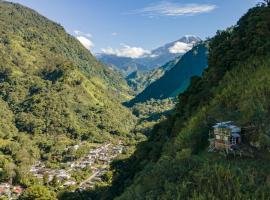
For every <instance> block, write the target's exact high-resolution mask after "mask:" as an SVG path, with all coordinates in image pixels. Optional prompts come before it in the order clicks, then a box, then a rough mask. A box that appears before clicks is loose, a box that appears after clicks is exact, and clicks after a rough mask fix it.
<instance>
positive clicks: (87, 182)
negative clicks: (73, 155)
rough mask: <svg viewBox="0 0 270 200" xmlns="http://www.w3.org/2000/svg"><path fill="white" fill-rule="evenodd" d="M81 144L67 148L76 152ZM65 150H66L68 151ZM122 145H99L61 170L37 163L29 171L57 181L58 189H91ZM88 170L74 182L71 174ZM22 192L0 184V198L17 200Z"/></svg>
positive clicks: (6, 184)
mask: <svg viewBox="0 0 270 200" xmlns="http://www.w3.org/2000/svg"><path fill="white" fill-rule="evenodd" d="M80 145H81V144H78V145H74V146H71V147H68V148H73V149H74V150H77V149H78V148H79V147H80ZM68 148H67V149H68ZM122 151H123V145H122V144H121V142H119V143H118V144H117V145H116V144H112V143H105V144H100V145H98V146H96V147H93V148H91V150H89V153H88V154H87V155H86V156H84V157H82V158H80V159H78V160H75V161H73V162H66V163H62V164H63V165H64V166H65V167H64V168H63V169H52V168H47V167H46V166H45V164H44V163H43V162H42V161H37V162H36V163H35V164H34V165H33V166H32V167H31V169H30V172H31V174H32V175H33V176H35V177H36V178H38V179H41V180H44V178H45V176H46V178H47V180H48V182H51V181H53V179H55V178H56V179H57V181H58V182H59V183H60V184H61V185H60V188H63V189H65V188H68V187H74V188H76V189H79V190H84V189H89V188H93V187H94V186H95V184H96V183H98V182H101V181H102V180H101V177H102V176H103V175H104V174H105V173H106V172H107V171H108V170H109V166H110V163H111V162H112V161H113V159H114V158H115V157H117V156H118V155H119V154H121V153H122ZM84 169H90V170H91V173H90V175H89V176H88V177H87V178H86V179H84V180H83V181H80V182H78V181H76V180H75V178H73V177H72V173H73V172H76V171H79V170H84ZM22 192H23V188H22V187H20V186H13V185H11V184H9V183H0V197H2V196H4V197H8V199H17V198H18V197H19V196H20V194H21V193H22Z"/></svg>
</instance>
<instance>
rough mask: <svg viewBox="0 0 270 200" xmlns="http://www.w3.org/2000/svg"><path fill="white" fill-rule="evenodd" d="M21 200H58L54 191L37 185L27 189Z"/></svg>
mask: <svg viewBox="0 0 270 200" xmlns="http://www.w3.org/2000/svg"><path fill="white" fill-rule="evenodd" d="M20 199H21V200H56V199H57V198H56V194H55V193H54V192H53V191H50V190H48V189H47V188H46V187H44V186H41V185H35V186H31V187H29V188H27V189H26V190H25V191H24V193H23V194H22V196H20Z"/></svg>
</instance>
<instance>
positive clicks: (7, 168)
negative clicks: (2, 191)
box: [3, 162, 16, 184]
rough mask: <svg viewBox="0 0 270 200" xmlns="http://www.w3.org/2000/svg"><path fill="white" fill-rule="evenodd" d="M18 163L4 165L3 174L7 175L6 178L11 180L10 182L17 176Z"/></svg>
mask: <svg viewBox="0 0 270 200" xmlns="http://www.w3.org/2000/svg"><path fill="white" fill-rule="evenodd" d="M15 169H16V165H15V164H14V163H12V162H10V163H6V164H4V167H3V171H4V172H3V174H4V175H5V178H6V179H7V180H9V182H10V184H12V181H13V178H14V177H15V176H16V172H15Z"/></svg>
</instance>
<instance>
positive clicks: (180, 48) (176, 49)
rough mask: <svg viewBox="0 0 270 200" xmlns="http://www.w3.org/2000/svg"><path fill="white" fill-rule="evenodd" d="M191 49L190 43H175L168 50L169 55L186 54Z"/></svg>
mask: <svg viewBox="0 0 270 200" xmlns="http://www.w3.org/2000/svg"><path fill="white" fill-rule="evenodd" d="M192 47H193V44H192V43H184V42H179V41H178V42H176V43H174V45H173V46H171V47H170V48H169V51H170V53H174V54H176V53H186V52H187V51H189V50H191V49H192Z"/></svg>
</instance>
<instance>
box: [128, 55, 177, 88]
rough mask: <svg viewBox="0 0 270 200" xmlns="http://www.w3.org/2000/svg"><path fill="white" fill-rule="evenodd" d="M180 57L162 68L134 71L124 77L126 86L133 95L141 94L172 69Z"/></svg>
mask: <svg viewBox="0 0 270 200" xmlns="http://www.w3.org/2000/svg"><path fill="white" fill-rule="evenodd" d="M180 58H181V57H178V58H176V59H174V60H172V61H170V62H168V63H167V64H165V65H164V66H162V67H159V68H156V69H153V70H152V71H150V72H148V71H135V72H133V73H131V74H130V75H128V76H127V77H126V80H127V83H128V85H129V86H130V87H131V88H132V89H133V90H134V91H135V93H140V92H142V91H143V90H144V89H145V88H147V87H148V86H149V85H150V84H151V83H153V82H155V81H156V80H158V79H160V78H161V77H162V76H163V75H164V74H165V73H166V72H167V71H169V70H170V69H171V68H172V67H174V66H175V65H176V64H177V63H178V61H179V60H180Z"/></svg>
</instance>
